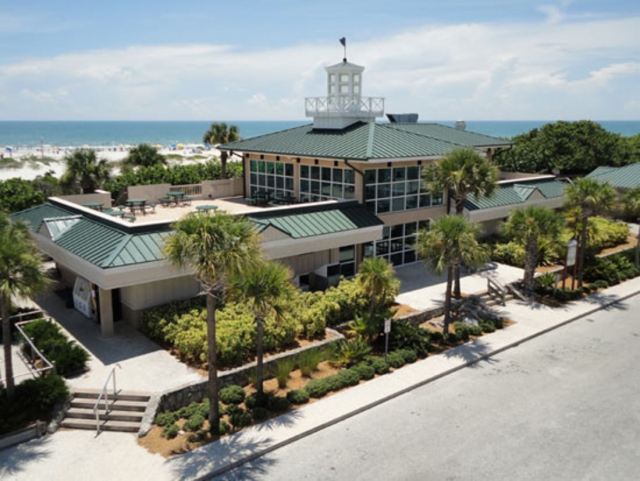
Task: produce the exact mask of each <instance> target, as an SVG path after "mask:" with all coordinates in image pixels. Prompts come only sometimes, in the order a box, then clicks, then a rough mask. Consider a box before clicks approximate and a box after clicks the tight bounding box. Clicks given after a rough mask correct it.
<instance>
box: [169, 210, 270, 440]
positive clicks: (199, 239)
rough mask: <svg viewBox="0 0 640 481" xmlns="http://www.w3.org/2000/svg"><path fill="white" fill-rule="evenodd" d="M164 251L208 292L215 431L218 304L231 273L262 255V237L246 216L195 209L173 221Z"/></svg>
mask: <svg viewBox="0 0 640 481" xmlns="http://www.w3.org/2000/svg"><path fill="white" fill-rule="evenodd" d="M174 227H175V232H174V233H173V234H172V235H170V236H169V237H168V238H167V240H166V242H165V246H164V252H165V255H166V257H167V259H168V260H169V262H170V263H172V264H174V265H176V266H182V267H184V266H189V267H191V268H192V269H193V270H194V271H195V275H196V278H197V279H198V281H200V284H201V285H202V288H203V290H204V292H205V293H206V295H207V347H208V363H209V381H208V391H209V400H210V403H209V424H210V429H211V433H212V434H215V435H217V434H219V432H220V411H219V407H218V370H217V345H216V308H217V306H218V303H220V302H222V301H223V300H224V290H225V287H226V285H227V281H228V279H229V278H230V277H233V276H237V275H240V274H241V273H246V272H249V271H250V269H251V267H252V265H253V264H254V263H255V260H256V259H257V258H258V256H259V252H260V241H259V237H258V233H257V231H256V230H255V229H254V227H253V224H252V223H251V221H249V220H248V219H247V218H246V217H243V216H231V215H229V214H227V213H223V212H216V213H215V215H207V214H202V213H192V214H188V215H186V216H185V217H183V218H182V219H181V220H179V221H178V222H176V224H175V225H174Z"/></svg>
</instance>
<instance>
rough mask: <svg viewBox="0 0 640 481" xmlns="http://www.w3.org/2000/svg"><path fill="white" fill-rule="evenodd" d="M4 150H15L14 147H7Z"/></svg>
mask: <svg viewBox="0 0 640 481" xmlns="http://www.w3.org/2000/svg"><path fill="white" fill-rule="evenodd" d="M4 150H5V152H13V147H7V148H5V149H4Z"/></svg>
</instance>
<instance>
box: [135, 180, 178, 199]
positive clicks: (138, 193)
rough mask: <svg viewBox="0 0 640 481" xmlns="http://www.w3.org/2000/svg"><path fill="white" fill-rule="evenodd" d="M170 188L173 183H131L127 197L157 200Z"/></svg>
mask: <svg viewBox="0 0 640 481" xmlns="http://www.w3.org/2000/svg"><path fill="white" fill-rule="evenodd" d="M170 190H171V184H153V185H130V186H129V187H127V198H128V199H147V200H148V201H149V202H157V201H158V199H160V198H161V197H165V196H166V195H167V192H169V191H170Z"/></svg>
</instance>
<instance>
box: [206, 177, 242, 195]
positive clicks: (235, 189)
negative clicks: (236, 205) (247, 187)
mask: <svg viewBox="0 0 640 481" xmlns="http://www.w3.org/2000/svg"><path fill="white" fill-rule="evenodd" d="M236 195H242V179H241V178H237V179H226V180H205V181H204V182H202V198H203V199H220V198H223V197H234V196H236Z"/></svg>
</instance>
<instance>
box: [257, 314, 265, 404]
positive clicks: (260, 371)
mask: <svg viewBox="0 0 640 481" xmlns="http://www.w3.org/2000/svg"><path fill="white" fill-rule="evenodd" d="M255 320H256V328H257V329H256V357H257V362H256V390H257V391H258V399H260V398H262V395H263V394H264V386H263V384H264V383H263V380H264V363H263V357H264V353H263V352H262V336H263V332H264V319H263V318H262V317H256V319H255Z"/></svg>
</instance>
